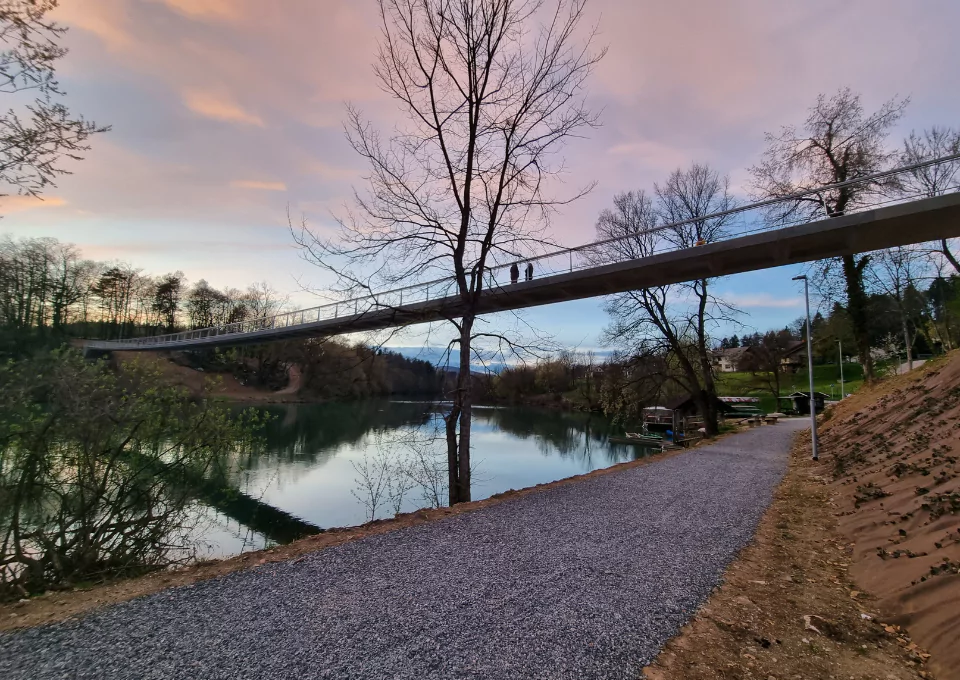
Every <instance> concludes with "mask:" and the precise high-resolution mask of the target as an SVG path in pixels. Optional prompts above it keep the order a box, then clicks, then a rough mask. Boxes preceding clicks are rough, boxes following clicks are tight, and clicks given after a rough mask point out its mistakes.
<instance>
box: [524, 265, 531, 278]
mask: <svg viewBox="0 0 960 680" xmlns="http://www.w3.org/2000/svg"><path fill="white" fill-rule="evenodd" d="M524 278H525V279H526V280H527V281H533V262H527V270H526V276H525V277H524Z"/></svg>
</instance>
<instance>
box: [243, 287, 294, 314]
mask: <svg viewBox="0 0 960 680" xmlns="http://www.w3.org/2000/svg"><path fill="white" fill-rule="evenodd" d="M244 300H245V302H246V306H247V316H248V318H250V319H266V318H268V317H271V316H275V315H277V314H279V313H280V312H281V311H282V310H283V308H284V307H286V306H287V303H288V302H289V301H290V298H289V296H287V295H283V294H282V293H280V291H278V290H277V289H276V288H274V287H273V286H271V285H270V284H269V283H267V282H266V281H260V282H259V283H254V284H251V285H249V286H247V292H246V295H245V296H244Z"/></svg>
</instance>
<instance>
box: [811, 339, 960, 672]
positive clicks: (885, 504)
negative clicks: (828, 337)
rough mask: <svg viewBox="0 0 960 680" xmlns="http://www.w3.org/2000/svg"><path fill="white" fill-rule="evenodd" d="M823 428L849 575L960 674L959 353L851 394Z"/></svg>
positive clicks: (939, 667)
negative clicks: (848, 551)
mask: <svg viewBox="0 0 960 680" xmlns="http://www.w3.org/2000/svg"><path fill="white" fill-rule="evenodd" d="M828 415H829V419H828V421H827V423H826V424H825V425H824V426H823V428H822V430H821V444H822V454H823V455H822V459H823V462H824V464H825V465H826V466H828V467H827V468H826V469H825V470H824V476H825V477H828V478H833V479H834V481H833V483H832V492H833V493H832V495H833V499H834V502H835V503H836V505H837V508H838V510H839V529H840V531H841V533H842V534H844V535H845V536H846V537H848V539H849V540H851V541H852V542H853V544H854V549H853V567H852V576H853V578H854V580H855V581H856V582H857V583H858V584H859V585H860V586H861V587H863V588H864V589H865V590H866V591H868V592H870V593H871V594H872V595H874V596H876V597H877V598H878V605H879V607H880V609H881V610H882V611H883V612H884V613H885V614H886V615H888V618H889V619H890V620H892V621H893V622H895V623H897V624H899V625H901V626H904V627H905V628H907V629H908V630H909V632H910V634H911V636H912V638H913V639H914V640H915V641H916V642H917V643H918V644H919V645H920V646H921V647H924V648H926V649H928V650H929V651H930V652H931V653H932V654H933V658H932V659H931V665H930V668H931V669H932V670H933V671H934V672H935V673H936V676H937V677H938V678H941V679H942V680H945V679H949V678H960V477H958V472H960V470H958V458H960V418H958V416H960V352H953V353H951V354H950V355H948V356H947V357H945V358H943V359H941V360H939V361H936V362H933V363H930V364H928V365H926V366H924V367H923V368H921V369H918V370H916V371H914V372H913V373H911V374H908V375H903V376H897V377H895V378H892V379H890V380H888V381H885V382H883V383H881V384H880V385H878V386H876V387H874V388H873V389H866V390H864V391H862V392H860V393H858V394H856V395H855V396H853V397H851V398H849V399H847V400H845V401H844V402H843V403H841V404H840V405H838V406H837V407H836V409H835V410H834V411H833V412H832V413H830V414H828Z"/></svg>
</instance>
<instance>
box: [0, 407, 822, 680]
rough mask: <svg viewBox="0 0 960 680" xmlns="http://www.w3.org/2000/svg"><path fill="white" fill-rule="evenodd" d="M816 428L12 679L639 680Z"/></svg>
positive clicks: (458, 519) (695, 457)
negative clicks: (794, 448) (796, 439)
mask: <svg viewBox="0 0 960 680" xmlns="http://www.w3.org/2000/svg"><path fill="white" fill-rule="evenodd" d="M805 426H806V421H804V420H793V421H790V420H788V421H783V422H781V423H780V424H778V425H775V426H765V427H761V428H757V429H753V430H749V431H747V432H744V433H742V434H739V435H736V436H732V437H728V438H726V439H724V440H722V441H720V442H718V443H716V444H713V445H711V446H707V447H703V448H699V449H695V450H693V451H690V452H687V453H684V454H681V455H679V456H675V457H672V458H668V459H666V460H662V461H658V462H656V463H653V464H651V465H646V466H641V467H636V468H632V469H629V470H625V471H623V472H618V473H616V474H610V475H604V476H600V477H594V478H591V479H587V480H584V481H581V482H579V483H576V484H571V485H566V486H563V487H559V488H554V489H550V490H546V491H543V492H541V493H534V494H530V495H528V496H525V497H522V498H519V499H515V500H510V501H506V502H503V503H500V504H498V505H495V506H492V507H489V508H486V509H483V510H480V511H477V512H473V513H467V514H464V515H458V516H455V517H450V518H447V519H444V520H442V521H439V522H435V523H431V524H426V525H421V526H418V527H413V528H410V529H405V530H401V531H397V532H393V533H389V534H383V535H379V536H373V537H370V538H367V539H363V540H359V541H354V542H352V543H347V544H344V545H342V546H339V547H336V548H330V549H328V550H324V551H321V552H319V553H314V554H312V555H310V556H308V557H306V558H304V559H301V560H298V561H294V562H286V563H280V564H277V565H266V566H264V567H260V568H258V569H253V570H249V571H244V572H236V573H233V574H230V575H227V576H224V577H222V578H217V579H214V580H211V581H206V582H203V583H199V584H196V585H193V586H187V587H183V588H176V589H171V590H167V591H164V592H160V593H157V594H155V595H151V596H148V597H144V598H140V599H138V600H134V601H132V602H127V603H124V604H120V605H116V606H113V607H110V608H107V609H104V610H102V611H100V612H98V613H96V614H92V615H89V616H86V617H84V618H82V619H80V620H79V621H73V622H67V623H63V624H56V625H51V626H45V627H41V628H34V629H30V630H26V631H21V632H18V633H14V634H9V635H3V636H0V678H4V679H5V680H14V679H16V678H29V679H30V680H41V679H43V678H110V679H120V678H131V679H133V678H136V679H140V678H144V679H146V678H225V679H226V678H229V679H231V680H233V679H238V678H265V679H266V678H269V679H270V680H279V679H280V678H337V679H341V678H371V679H372V678H417V679H424V678H445V679H450V678H497V679H499V678H551V679H555V678H578V679H585V678H630V679H635V678H637V677H638V676H639V673H640V669H641V668H642V667H643V666H644V665H645V664H646V663H648V662H649V661H650V660H652V659H653V658H654V657H655V656H656V654H657V651H658V650H659V649H660V647H661V646H662V645H663V643H664V642H665V641H666V640H668V639H669V638H670V637H672V636H673V635H674V634H675V633H676V632H677V630H678V629H679V627H680V626H681V625H682V624H683V623H684V622H685V621H686V620H687V618H688V617H689V616H690V614H691V613H692V612H693V611H694V610H695V609H696V608H697V606H698V605H699V604H700V603H702V602H703V601H704V600H705V599H706V598H707V596H708V595H709V593H710V591H711V589H712V588H713V587H714V586H715V585H716V583H717V582H718V580H719V579H720V576H721V574H722V572H723V569H724V567H725V566H726V564H727V563H728V562H729V561H730V560H731V559H732V558H733V556H734V555H735V553H736V552H737V551H738V550H739V549H740V548H741V547H743V546H744V545H745V544H746V543H747V542H748V541H749V540H750V538H751V537H752V535H753V533H754V530H755V528H756V525H757V522H758V521H759V518H760V516H761V515H762V513H763V511H764V509H765V508H766V506H767V504H768V503H769V501H770V498H771V495H772V492H773V489H774V488H775V486H776V484H777V483H778V482H779V480H780V478H781V476H782V475H783V473H784V471H785V469H786V463H787V452H788V450H789V447H790V443H791V440H792V436H793V434H794V433H795V432H797V431H798V430H800V429H802V428H804V427H805Z"/></svg>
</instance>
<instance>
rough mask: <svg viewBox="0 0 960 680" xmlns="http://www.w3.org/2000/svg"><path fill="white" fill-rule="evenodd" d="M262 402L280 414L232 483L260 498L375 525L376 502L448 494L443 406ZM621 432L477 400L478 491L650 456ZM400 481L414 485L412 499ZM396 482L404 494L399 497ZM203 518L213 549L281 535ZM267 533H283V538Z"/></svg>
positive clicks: (322, 519) (477, 495) (204, 537)
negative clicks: (625, 441)
mask: <svg viewBox="0 0 960 680" xmlns="http://www.w3.org/2000/svg"><path fill="white" fill-rule="evenodd" d="M261 408H263V409H264V410H266V411H268V412H269V413H270V415H271V416H272V419H271V421H270V422H269V423H268V424H267V426H266V427H265V428H264V430H263V433H262V436H263V439H264V446H263V448H262V450H260V451H257V452H255V453H254V454H252V455H247V456H243V457H237V458H236V459H235V460H234V465H233V468H232V474H231V479H230V482H231V485H232V486H234V487H235V488H237V489H238V490H239V491H241V492H243V493H244V494H246V496H248V497H250V498H252V499H256V500H257V501H259V502H260V503H263V504H266V505H268V506H271V507H272V508H276V509H279V510H282V511H284V512H285V513H289V514H290V515H293V516H295V517H296V518H300V519H302V520H304V521H306V522H308V523H310V524H313V525H315V526H317V527H321V528H324V529H326V528H330V527H342V526H352V525H357V524H362V523H364V522H366V521H368V520H369V519H370V518H371V510H372V507H371V506H372V505H376V506H377V507H376V513H375V518H376V519H382V518H385V517H391V516H393V514H394V512H395V510H396V509H397V508H398V507H399V509H400V511H401V512H410V511H413V510H417V509H419V508H421V507H425V506H429V505H431V504H432V503H433V502H434V498H435V497H437V496H439V497H440V498H444V497H445V494H446V491H445V489H440V488H434V486H436V485H434V484H431V483H430V482H431V481H435V482H443V481H445V472H444V468H443V466H444V465H445V457H444V456H445V453H444V449H443V441H442V437H440V436H439V435H441V434H442V424H443V423H442V419H441V417H440V413H439V410H438V409H437V407H436V405H434V404H430V403H427V402H415V401H363V402H351V403H335V404H289V405H270V406H265V407H261ZM620 432H621V430H619V429H617V428H616V427H615V426H613V425H612V424H611V423H610V422H609V421H608V420H607V419H605V418H603V417H601V416H598V415H596V414H586V413H567V412H560V411H550V410H543V409H533V408H524V407H515V406H509V407H506V406H504V407H485V406H478V407H475V410H474V419H473V446H472V467H473V486H472V494H473V499H474V500H481V499H484V498H488V497H489V496H492V495H494V494H497V493H501V492H503V491H507V490H509V489H521V488H524V487H529V486H533V485H535V484H542V483H545V482H552V481H556V480H558V479H563V478H565V477H570V476H573V475H578V474H582V473H585V472H589V471H591V470H596V469H599V468H604V467H609V466H610V465H614V464H616V463H620V462H623V461H627V460H633V459H635V458H637V457H639V456H642V455H646V454H649V453H650V451H647V450H643V449H640V448H637V447H632V446H624V445H618V444H611V443H610V442H609V441H608V440H607V438H608V437H609V436H610V435H611V434H619V433H620ZM364 470H366V473H364ZM401 470H405V471H406V473H403V472H401ZM364 480H368V481H369V484H367V485H365V484H364ZM404 480H406V481H404ZM378 482H379V484H378ZM388 485H389V489H388V488H387V486H388ZM377 486H379V487H381V492H380V494H379V499H378V501H379V502H378V503H372V502H371V493H370V489H371V488H373V489H374V492H375V491H376V487H377ZM404 487H409V488H404ZM398 488H404V491H405V493H403V495H402V498H398V496H399V494H397V493H396V492H397V489H398ZM390 490H393V491H394V494H393V496H394V499H395V500H391V498H390V497H389V496H390V493H389V491H390ZM204 515H205V517H204V521H203V522H202V523H201V527H202V529H201V531H200V533H199V537H200V543H201V544H202V549H201V550H200V552H201V554H203V555H205V556H210V557H216V556H226V555H230V554H236V553H238V552H242V551H244V550H250V549H258V548H262V547H264V546H265V545H269V544H270V543H272V542H275V540H276V539H277V536H278V535H281V534H282V531H277V532H273V531H271V530H270V529H269V528H268V529H266V530H264V531H263V532H257V531H254V530H252V529H251V528H250V527H249V526H246V525H245V524H244V523H243V521H242V518H238V517H237V516H236V515H235V516H234V517H233V518H228V517H226V516H225V515H223V514H221V513H216V512H211V511H207V512H206V513H204ZM261 529H263V527H262V526H261ZM266 534H274V536H273V539H274V540H271V538H270V537H268V535H266ZM281 540H282V539H281Z"/></svg>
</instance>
